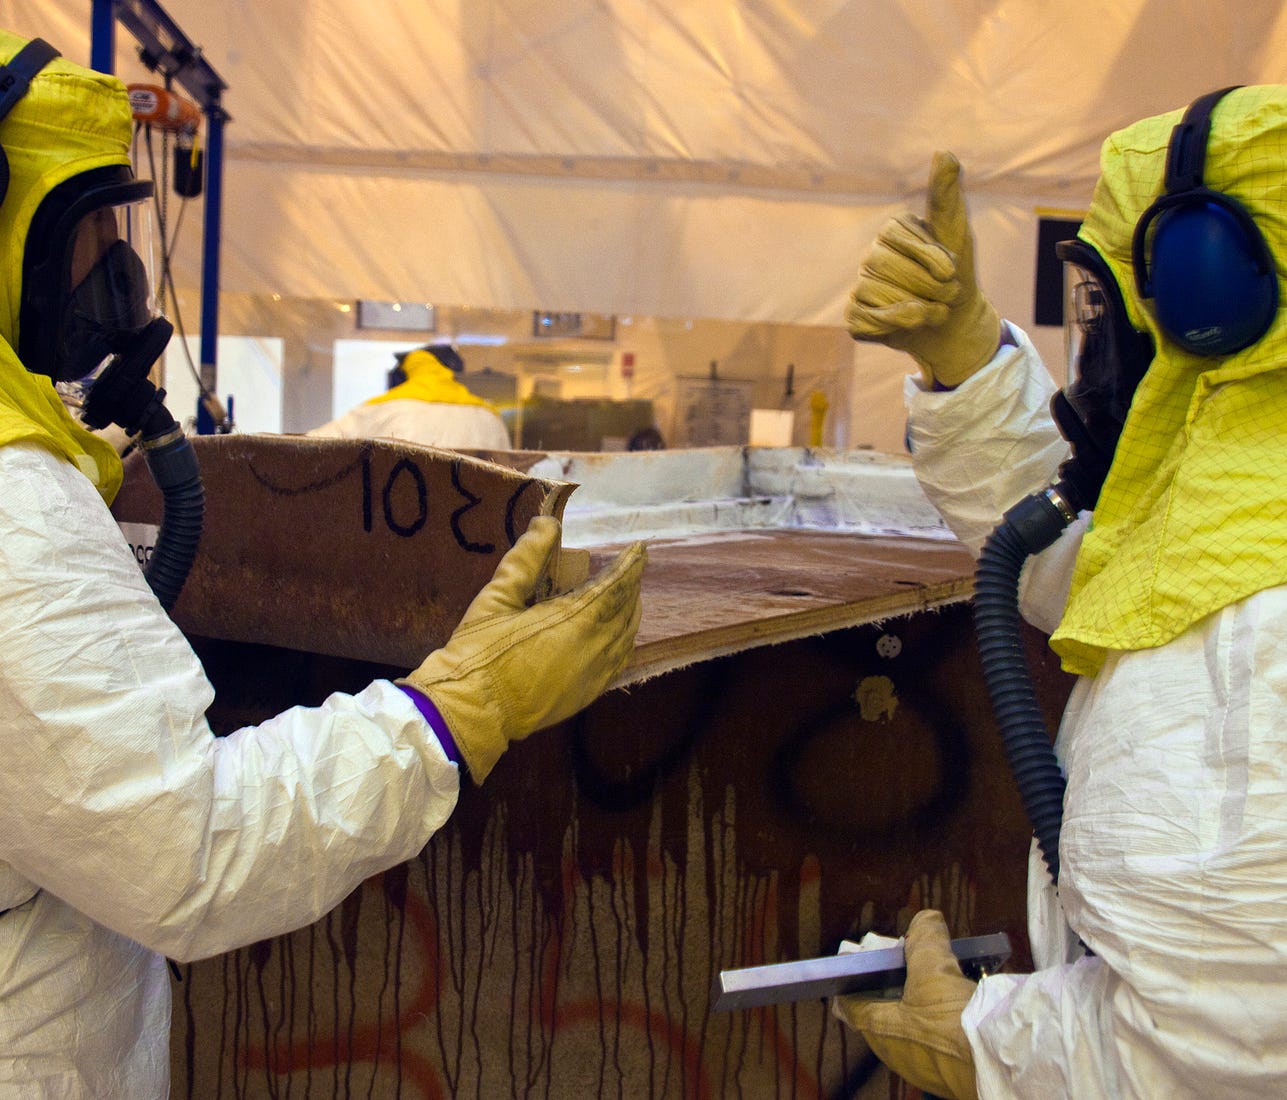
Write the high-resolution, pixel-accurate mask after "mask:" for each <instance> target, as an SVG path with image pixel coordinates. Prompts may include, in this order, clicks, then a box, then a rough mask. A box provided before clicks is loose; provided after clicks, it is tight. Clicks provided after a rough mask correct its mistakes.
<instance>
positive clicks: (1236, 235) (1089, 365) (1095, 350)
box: [974, 88, 1278, 883]
mask: <svg viewBox="0 0 1287 1100" xmlns="http://www.w3.org/2000/svg"><path fill="white" fill-rule="evenodd" d="M1230 91H1233V89H1232V88H1226V89H1223V90H1220V91H1217V92H1212V93H1210V94H1209V95H1206V96H1203V97H1201V98H1200V99H1198V100H1195V101H1194V103H1193V104H1192V105H1191V106H1190V107H1189V109H1188V110H1187V111H1186V112H1185V114H1184V116H1183V118H1182V120H1181V121H1180V123H1179V125H1177V126H1176V127H1175V128H1174V130H1173V132H1172V135H1171V139H1170V143H1169V147H1168V150H1167V163H1166V173H1165V179H1164V185H1163V186H1164V190H1163V194H1162V195H1161V196H1159V197H1158V198H1157V199H1156V201H1154V202H1153V204H1152V205H1151V206H1150V207H1149V208H1148V209H1147V210H1146V211H1145V212H1144V214H1143V215H1142V216H1141V217H1140V218H1139V220H1138V221H1137V223H1136V225H1135V229H1134V235H1133V239H1132V242H1131V244H1132V249H1131V252H1132V258H1133V262H1134V271H1135V279H1136V290H1137V292H1138V295H1139V297H1140V298H1141V299H1142V300H1143V301H1144V302H1145V303H1146V304H1147V307H1148V308H1149V309H1150V311H1151V313H1152V318H1153V320H1154V322H1155V323H1156V325H1157V329H1158V331H1159V333H1160V335H1161V336H1162V337H1163V338H1164V339H1166V340H1168V341H1170V342H1171V343H1173V344H1174V345H1175V346H1176V347H1177V348H1178V349H1180V350H1181V351H1183V352H1185V353H1188V354H1190V355H1194V356H1204V357H1219V356H1227V355H1231V354H1234V353H1235V352H1237V351H1240V350H1242V349H1243V348H1246V347H1249V346H1250V345H1251V344H1253V343H1255V342H1256V341H1257V340H1259V339H1260V338H1261V337H1262V336H1263V335H1264V334H1265V332H1266V331H1267V329H1268V328H1269V326H1270V324H1271V323H1272V321H1273V318H1274V316H1275V315H1276V311H1277V305H1278V280H1277V274H1276V271H1275V268H1274V264H1273V261H1272V257H1271V254H1270V250H1269V247H1268V245H1267V243H1266V242H1265V240H1264V237H1263V235H1262V234H1261V233H1260V231H1259V229H1258V228H1257V226H1256V224H1255V222H1254V220H1253V219H1252V217H1251V214H1250V213H1249V212H1248V211H1247V209H1246V208H1245V207H1243V206H1242V205H1241V204H1240V203H1238V202H1237V201H1236V200H1235V199H1233V198H1232V197H1231V196H1229V195H1227V194H1224V193H1221V192H1218V191H1214V190H1213V189H1211V188H1209V187H1207V186H1206V185H1205V183H1204V181H1203V169H1204V165H1205V158H1206V146H1207V141H1208V138H1209V135H1210V130H1211V114H1212V111H1213V109H1214V107H1215V105H1216V104H1217V103H1218V102H1219V101H1220V100H1221V99H1222V98H1223V97H1224V96H1225V95H1227V94H1228V93H1229V92H1230ZM1056 252H1057V254H1058V256H1059V258H1060V259H1061V260H1063V262H1064V273H1065V286H1064V325H1065V336H1066V341H1065V342H1066V350H1067V354H1068V376H1067V383H1066V385H1065V386H1064V388H1063V389H1062V390H1060V391H1059V393H1057V394H1056V395H1055V397H1054V399H1053V400H1052V402H1051V413H1052V415H1053V417H1054V420H1055V423H1056V424H1057V425H1058V427H1059V430H1060V432H1061V434H1062V435H1063V436H1064V438H1065V439H1066V440H1067V441H1068V443H1069V446H1070V450H1071V454H1070V456H1069V458H1068V459H1067V460H1066V461H1065V462H1064V463H1063V464H1062V465H1061V466H1060V468H1059V471H1058V473H1057V475H1056V477H1055V479H1054V481H1053V483H1052V484H1051V485H1050V486H1048V487H1047V488H1046V489H1044V490H1042V491H1041V492H1038V493H1034V494H1033V495H1031V496H1029V497H1027V498H1025V499H1024V500H1022V501H1020V502H1019V503H1018V504H1016V505H1015V506H1014V507H1013V508H1011V509H1010V510H1009V511H1008V512H1006V514H1005V516H1004V517H1003V519H1002V521H1001V523H1000V524H999V525H998V526H997V527H996V529H995V530H994V531H993V532H992V534H991V535H990V536H989V538H988V540H987V543H986V544H985V545H984V548H983V551H982V553H981V555H980V558H979V563H978V569H977V571H976V574H975V601H974V608H975V626H976V630H977V634H978V642H979V653H980V658H981V661H982V664H983V671H984V677H985V679H986V681H987V684H988V691H989V694H990V695H991V698H992V704H993V710H994V712H995V715H996V719H997V724H998V726H999V727H1000V732H1001V737H1002V741H1003V744H1004V747H1005V751H1006V755H1007V758H1008V760H1009V762H1010V766H1011V770H1012V771H1013V773H1014V776H1015V780H1016V782H1017V784H1018V787H1019V793H1020V797H1021V799H1022V801H1023V803H1024V807H1025V809H1026V811H1027V813H1028V817H1029V820H1030V821H1031V822H1032V825H1033V831H1034V833H1035V835H1036V838H1037V841H1038V843H1039V845H1040V848H1041V852H1042V856H1043V858H1044V860H1045V863H1046V866H1047V868H1048V869H1049V871H1050V875H1051V878H1052V880H1053V881H1055V882H1056V883H1057V882H1058V878H1059V833H1060V827H1061V824H1062V818H1063V795H1064V779H1063V773H1062V770H1061V769H1060V767H1059V764H1058V761H1057V760H1056V758H1055V755H1054V751H1053V749H1052V747H1051V738H1050V734H1049V731H1048V730H1047V729H1046V726H1045V720H1044V717H1043V714H1042V711H1041V709H1040V707H1039V705H1038V701H1037V695H1036V691H1035V689H1034V688H1033V686H1032V681H1031V677H1030V675H1029V672H1028V669H1027V665H1026V662H1025V659H1024V656H1023V644H1022V638H1021V634H1020V616H1019V607H1018V604H1019V600H1018V589H1019V575H1020V572H1021V570H1022V568H1023V564H1024V562H1025V561H1026V560H1027V558H1028V557H1029V556H1031V555H1033V554H1037V553H1039V552H1040V551H1042V550H1044V549H1045V548H1046V547H1047V546H1049V545H1051V544H1052V543H1053V542H1054V541H1055V540H1056V539H1057V538H1058V537H1059V535H1060V533H1061V532H1062V531H1063V530H1064V529H1065V528H1066V527H1067V526H1068V525H1069V524H1070V523H1072V522H1073V521H1074V520H1075V519H1076V518H1077V516H1078V514H1079V513H1081V512H1083V511H1089V510H1091V509H1093V508H1094V507H1095V504H1096V502H1097V501H1098V499H1099V493H1100V489H1101V487H1102V486H1103V484H1104V480H1105V478H1106V477H1107V475H1108V472H1109V468H1110V466H1111V465H1112V462H1113V456H1114V453H1115V450H1116V447H1117V442H1118V438H1119V436H1120V435H1121V432H1122V427H1123V425H1124V424H1125V422H1126V417H1127V414H1128V412H1129V410H1130V407H1131V402H1132V399H1133V397H1134V395H1135V391H1136V389H1137V387H1138V386H1139V384H1140V382H1141V380H1142V379H1143V378H1144V375H1145V374H1146V372H1147V371H1148V369H1149V366H1150V364H1151V363H1152V361H1153V358H1154V354H1155V346H1154V343H1153V338H1152V336H1150V335H1149V334H1148V333H1145V332H1141V331H1140V330H1138V329H1136V328H1135V327H1134V326H1133V325H1132V324H1131V321H1130V318H1129V316H1128V313H1127V310H1126V305H1125V301H1124V298H1123V295H1122V292H1121V289H1120V287H1119V285H1118V283H1117V281H1116V279H1115V278H1114V276H1113V274H1112V272H1111V270H1110V269H1109V266H1108V264H1107V263H1106V262H1105V260H1104V258H1103V257H1102V256H1101V255H1100V253H1099V252H1098V251H1097V250H1096V249H1095V248H1094V247H1092V246H1091V245H1090V244H1088V243H1087V242H1085V241H1082V240H1080V239H1078V240H1072V241H1065V242H1062V243H1061V244H1059V245H1058V246H1056Z"/></svg>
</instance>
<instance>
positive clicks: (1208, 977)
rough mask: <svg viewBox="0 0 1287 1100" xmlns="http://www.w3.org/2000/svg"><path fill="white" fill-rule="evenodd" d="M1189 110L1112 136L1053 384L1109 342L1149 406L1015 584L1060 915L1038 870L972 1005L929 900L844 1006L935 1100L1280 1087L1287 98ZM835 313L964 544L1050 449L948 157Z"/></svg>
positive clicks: (1217, 1093)
mask: <svg viewBox="0 0 1287 1100" xmlns="http://www.w3.org/2000/svg"><path fill="white" fill-rule="evenodd" d="M1204 100H1205V103H1203V104H1202V107H1203V109H1202V110H1197V108H1198V107H1199V103H1202V101H1197V102H1195V104H1194V105H1193V108H1194V109H1195V110H1194V111H1193V112H1185V113H1182V112H1179V111H1176V112H1173V113H1170V114H1166V115H1163V116H1160V117H1157V118H1150V119H1146V120H1144V121H1141V122H1139V123H1137V124H1135V125H1133V126H1130V127H1128V128H1126V129H1125V130H1123V131H1121V132H1119V133H1116V134H1114V135H1112V136H1111V137H1110V138H1109V139H1108V140H1107V142H1106V143H1105V144H1104V147H1103V152H1102V158H1101V177H1100V180H1099V182H1098V184H1097V186H1096V189H1095V193H1094V198H1093V201H1092V204H1091V207H1090V210H1089V212H1088V214H1087V216H1086V219H1085V221H1084V223H1083V225H1082V227H1081V230H1080V232H1079V235H1078V239H1077V240H1076V241H1075V242H1068V243H1067V244H1065V245H1063V246H1061V248H1060V251H1061V254H1062V255H1063V256H1064V258H1065V260H1066V261H1067V263H1068V267H1069V273H1070V274H1071V275H1072V276H1073V277H1072V278H1071V279H1070V280H1069V285H1070V287H1071V288H1072V293H1071V295H1070V298H1069V304H1068V306H1066V310H1068V309H1071V315H1068V314H1067V313H1066V319H1065V320H1066V323H1068V324H1071V325H1072V326H1073V335H1074V336H1076V337H1077V339H1074V340H1072V341H1071V342H1070V350H1071V351H1072V352H1073V358H1074V359H1075V360H1077V361H1076V362H1075V363H1073V367H1074V368H1078V367H1080V368H1084V367H1085V366H1086V361H1085V356H1086V355H1088V354H1091V352H1088V351H1087V346H1088V345H1089V344H1094V345H1095V347H1096V348H1098V352H1094V354H1100V353H1103V351H1104V350H1105V349H1106V348H1111V349H1115V350H1114V351H1113V353H1112V354H1113V357H1114V358H1115V360H1116V361H1117V366H1118V369H1119V370H1120V371H1123V372H1124V373H1126V374H1134V375H1135V376H1136V377H1135V379H1134V381H1135V382H1138V388H1137V389H1135V391H1134V395H1133V400H1131V401H1130V402H1129V405H1128V406H1127V408H1126V410H1123V414H1122V415H1123V419H1124V425H1123V426H1121V431H1120V438H1119V439H1118V440H1116V448H1115V452H1114V450H1113V448H1112V445H1111V443H1112V441H1110V445H1109V447H1108V451H1107V453H1108V454H1109V455H1110V456H1111V458H1110V460H1109V461H1110V462H1111V465H1110V466H1108V468H1107V479H1106V480H1105V481H1104V483H1103V486H1102V490H1100V491H1099V495H1098V502H1097V503H1096V504H1095V506H1094V509H1093V517H1092V516H1091V515H1088V514H1086V513H1085V511H1083V512H1082V514H1081V515H1080V516H1079V517H1078V518H1077V519H1076V520H1075V522H1073V523H1072V524H1071V525H1070V526H1068V527H1067V528H1066V529H1065V530H1064V531H1063V533H1062V534H1061V535H1059V536H1058V537H1057V538H1056V540H1055V541H1054V542H1053V544H1052V545H1050V547H1049V549H1047V550H1045V551H1043V552H1041V553H1040V554H1038V555H1037V556H1035V557H1031V558H1028V559H1027V562H1026V566H1025V567H1024V572H1023V576H1022V582H1021V584H1020V586H1019V592H1020V596H1021V598H1022V606H1023V607H1024V609H1025V614H1026V615H1027V616H1028V617H1029V618H1030V619H1031V620H1032V621H1033V622H1035V623H1036V624H1037V625H1038V626H1040V627H1042V628H1043V629H1045V630H1047V631H1052V632H1053V634H1052V639H1051V645H1052V646H1053V648H1054V649H1055V650H1056V651H1057V652H1058V653H1059V654H1060V655H1061V657H1062V660H1063V662H1064V666H1065V667H1066V668H1067V669H1069V670H1070V671H1072V672H1074V673H1077V674H1079V675H1080V679H1079V680H1078V681H1077V682H1076V685H1075V687H1074V689H1073V692H1072V696H1071V698H1070V700H1069V702H1068V706H1067V709H1066V711H1065V714H1064V717H1063V721H1062V724H1061V728H1060V731H1059V734H1058V739H1057V743H1056V745H1055V753H1056V756H1057V758H1058V760H1059V761H1060V762H1061V763H1062V766H1063V769H1064V774H1065V777H1066V793H1065V796H1064V802H1063V807H1064V813H1063V823H1062V834H1061V837H1060V841H1059V844H1058V861H1059V865H1060V867H1061V874H1060V876H1059V883H1058V891H1057V894H1056V892H1055V891H1054V890H1053V889H1052V887H1051V880H1050V875H1049V873H1048V871H1047V867H1046V864H1045V863H1043V862H1042V861H1041V860H1040V859H1038V858H1034V860H1033V862H1032V865H1031V868H1030V880H1031V881H1030V889H1029V932H1030V939H1031V944H1032V950H1033V958H1034V961H1035V964H1036V971H1035V972H1034V973H1031V974H999V975H994V976H990V977H985V978H984V979H983V980H982V981H980V982H979V983H978V984H977V986H976V985H975V983H973V982H971V981H968V980H967V979H966V978H964V977H963V976H962V974H961V972H960V970H959V968H958V967H957V965H956V963H955V960H954V959H953V957H952V956H951V954H950V951H949V949H948V946H947V945H948V931H947V929H946V928H945V926H944V921H943V917H942V915H941V914H940V913H938V912H936V911H933V910H925V911H922V912H920V913H917V914H916V915H915V916H914V917H913V920H912V923H911V926H910V928H909V930H908V933H907V942H906V951H907V957H908V970H909V973H908V980H907V985H906V988H905V991H904V996H903V998H902V1000H901V1001H894V1002H887V1003H884V1004H880V1003H874V1002H864V1001H862V1000H859V999H856V998H848V997H845V998H839V999H837V1000H836V1001H835V1002H834V1006H833V1007H834V1011H835V1013H836V1015H838V1016H839V1017H840V1018H841V1019H842V1020H844V1021H846V1022H847V1023H848V1024H849V1025H851V1026H852V1027H854V1028H856V1029H858V1030H859V1031H860V1032H862V1034H863V1035H864V1036H865V1037H866V1039H867V1041H868V1042H869V1044H870V1046H871V1048H872V1049H873V1051H874V1052H875V1053H876V1054H877V1055H878V1056H879V1057H880V1058H881V1059H882V1060H883V1061H885V1063H886V1064H887V1065H888V1066H889V1067H890V1068H891V1069H892V1070H893V1071H894V1072H896V1073H898V1074H899V1075H901V1076H903V1077H904V1078H906V1079H907V1080H909V1081H911V1082H913V1083H915V1084H917V1085H919V1086H920V1087H922V1088H923V1089H925V1090H926V1091H927V1092H929V1093H931V1094H935V1095H939V1096H944V1097H957V1098H963V1097H974V1096H976V1095H978V1096H980V1097H984V1098H985V1100H996V1098H1000V1097H1016V1098H1017V1097H1023V1098H1033V1097H1040V1098H1042V1100H1051V1098H1055V1097H1076V1098H1077V1100H1096V1098H1106V1100H1107V1098H1113V1100H1120V1098H1139V1100H1155V1098H1157V1097H1168V1098H1176V1097H1201V1098H1203V1100H1211V1098H1216V1097H1219V1098H1234V1097H1237V1098H1248V1100H1250V1098H1253V1097H1254V1098H1262V1097H1266V1096H1283V1095H1287V909H1285V908H1284V901H1283V898H1284V896H1285V895H1287V794H1285V791H1287V322H1285V321H1284V318H1283V314H1282V312H1281V310H1280V308H1279V301H1280V287H1279V283H1280V280H1281V279H1282V277H1283V273H1284V262H1285V261H1287V188H1285V187H1284V182H1283V181H1284V179H1287V176H1285V175H1284V171H1283V166H1284V163H1287V87H1282V86H1273V87H1255V88H1243V89H1239V90H1232V91H1229V90H1226V92H1224V93H1217V94H1214V95H1213V96H1210V97H1204ZM1204 112H1205V114H1206V117H1205V122H1203V121H1202V115H1203V113H1204ZM1208 125H1209V136H1208V132H1207V130H1206V128H1205V127H1206V126H1208ZM847 321H848V325H849V327H850V331H851V333H852V334H853V335H854V337H855V338H856V339H859V340H871V341H876V342H880V343H884V344H888V345H890V346H893V347H897V348H901V349H903V350H905V351H907V352H909V353H910V354H911V355H912V356H913V357H914V358H915V359H916V361H917V363H918V365H919V367H920V375H919V376H913V377H911V378H909V379H908V383H907V389H906V396H907V403H908V406H909V414H910V415H909V425H910V442H911V448H912V452H913V463H914V467H915V470H916V473H917V476H918V478H919V480H920V483H921V485H922V486H923V487H924V489H925V491H926V493H927V494H928V496H929V497H930V499H931V500H932V501H933V502H934V503H935V504H936V505H937V506H938V508H939V509H940V510H941V511H942V513H943V515H944V517H945V518H946V519H947V521H948V523H949V524H951V526H952V528H953V530H954V531H955V532H956V533H957V534H958V535H959V537H960V538H961V539H962V541H964V542H965V543H966V544H967V545H968V546H969V547H971V548H972V549H973V550H974V551H975V552H976V553H977V552H978V551H979V550H980V547H981V546H983V544H984V541H985V539H986V538H988V537H989V531H990V529H992V528H993V526H994V525H996V524H997V521H998V519H999V517H1001V516H1002V513H1004V512H1006V511H1007V509H1010V508H1011V507H1012V506H1014V505H1015V504H1016V502H1017V501H1019V500H1020V499H1021V498H1024V496H1025V494H1030V493H1034V492H1036V491H1039V490H1041V489H1042V487H1043V486H1048V485H1050V484H1051V481H1052V479H1053V478H1054V477H1055V476H1056V472H1057V470H1058V469H1060V468H1061V463H1065V461H1066V460H1068V458H1069V445H1068V443H1066V442H1065V440H1064V439H1063V438H1061V433H1060V431H1058V430H1057V429H1056V422H1055V421H1056V419H1057V418H1059V417H1060V416H1061V413H1060V411H1059V410H1060V407H1061V405H1060V401H1059V400H1058V399H1057V400H1056V401H1055V402H1054V414H1053V416H1052V409H1051V401H1052V396H1054V395H1055V394H1056V387H1055V385H1054V384H1053V382H1052V381H1051V379H1050V377H1049V376H1048V375H1047V373H1046V371H1045V369H1044V367H1043V365H1042V364H1041V362H1040V361H1039V358H1038V355H1037V353H1036V351H1035V350H1034V348H1033V346H1032V345H1031V343H1030V342H1029V341H1028V339H1027V337H1026V336H1025V335H1024V334H1023V333H1022V332H1020V331H1018V330H1017V329H1016V328H1015V327H1014V326H1013V325H1010V324H1008V323H1005V322H1003V321H1001V320H1000V319H999V318H998V315H997V313H996V311H995V310H994V309H993V307H992V306H991V305H990V304H989V302H988V301H987V299H986V297H985V296H984V295H983V294H982V293H981V291H980V290H979V288H978V286H977V283H976V276H975V269H974V259H973V242H972V236H971V231H970V227H969V224H968V221H967V215H966V208H965V204H964V200H963V197H962V193H961V189H960V183H959V166H958V165H957V163H956V161H955V160H954V159H953V158H952V157H951V156H950V155H946V154H939V155H938V156H936V158H935V160H934V164H933V167H932V170H931V175H930V184H929V198H928V209H927V215H926V217H925V218H923V219H922V218H918V217H914V216H911V215H904V216H901V217H899V218H896V219H893V220H892V221H891V222H890V223H888V224H887V226H886V228H885V229H884V230H883V231H882V233H881V234H880V235H879V238H878V240H877V241H876V243H875V244H874V245H873V247H872V249H871V250H870V251H869V252H868V254H867V256H866V257H865V259H864V262H863V264H862V267H861V271H860V274H859V277H858V280H857V283H856V286H855V288H854V290H853V293H852V297H851V301H850V305H849V309H848V315H847ZM1074 373H1075V371H1074ZM1140 376H1142V377H1140ZM1132 384H1133V383H1132ZM1075 389H1076V384H1075V383H1073V382H1072V379H1071V378H1070V385H1069V387H1067V389H1066V390H1065V391H1063V392H1064V394H1065V395H1067V394H1071V393H1074V391H1075ZM1060 422H1061V423H1062V420H1061V421H1060ZM1082 426H1083V428H1088V429H1089V430H1090V431H1091V433H1092V434H1093V432H1094V429H1095V424H1094V418H1093V417H1086V418H1083V422H1082ZM1073 434H1075V433H1073ZM1075 449H1076V445H1075V444H1074V451H1075ZM1066 518H1067V517H1066ZM1092 518H1093V522H1092ZM1083 945H1084V947H1083ZM1086 949H1089V953H1088V952H1087V950H1086Z"/></svg>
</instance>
